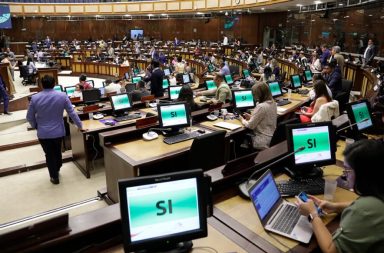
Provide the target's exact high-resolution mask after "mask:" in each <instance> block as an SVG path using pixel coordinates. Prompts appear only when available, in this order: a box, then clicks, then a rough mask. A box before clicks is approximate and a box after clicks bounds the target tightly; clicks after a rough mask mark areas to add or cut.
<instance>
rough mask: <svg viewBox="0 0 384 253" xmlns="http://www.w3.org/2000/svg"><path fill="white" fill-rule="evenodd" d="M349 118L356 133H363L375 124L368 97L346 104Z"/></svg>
mask: <svg viewBox="0 0 384 253" xmlns="http://www.w3.org/2000/svg"><path fill="white" fill-rule="evenodd" d="M346 109H347V113H348V118H349V120H350V121H351V125H353V124H354V125H353V129H354V132H355V133H360V134H361V133H363V132H364V131H365V130H367V129H369V128H371V127H372V126H373V122H372V118H371V107H370V104H369V102H368V100H367V99H362V100H359V101H355V102H351V103H348V104H347V106H346Z"/></svg>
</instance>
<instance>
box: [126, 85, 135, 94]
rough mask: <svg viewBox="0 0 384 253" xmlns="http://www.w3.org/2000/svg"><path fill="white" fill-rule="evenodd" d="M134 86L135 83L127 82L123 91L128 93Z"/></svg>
mask: <svg viewBox="0 0 384 253" xmlns="http://www.w3.org/2000/svg"><path fill="white" fill-rule="evenodd" d="M135 88H136V84H134V83H128V84H126V85H125V92H127V93H130V92H132V91H134V90H135Z"/></svg>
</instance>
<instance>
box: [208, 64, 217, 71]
mask: <svg viewBox="0 0 384 253" xmlns="http://www.w3.org/2000/svg"><path fill="white" fill-rule="evenodd" d="M214 71H215V66H214V65H213V64H212V63H210V64H208V72H209V73H212V72H214Z"/></svg>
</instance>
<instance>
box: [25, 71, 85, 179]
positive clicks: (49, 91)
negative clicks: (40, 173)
mask: <svg viewBox="0 0 384 253" xmlns="http://www.w3.org/2000/svg"><path fill="white" fill-rule="evenodd" d="M41 83H42V86H43V91H41V92H39V93H37V94H36V95H33V96H32V99H31V102H30V104H29V108H28V112H27V120H28V122H29V123H30V124H31V126H32V127H34V128H36V129H37V137H38V138H39V142H40V144H41V146H42V148H43V150H44V153H45V159H46V162H47V166H48V170H49V176H50V178H51V179H50V180H51V183H52V184H59V183H60V181H59V171H60V168H61V166H62V156H61V142H62V138H63V136H65V127H64V120H63V113H64V110H66V112H67V114H68V115H69V117H71V119H72V120H73V122H74V123H75V124H76V126H77V127H78V128H79V129H80V130H82V128H83V126H82V123H81V121H80V118H79V116H78V115H77V114H76V112H75V111H74V110H73V108H72V103H71V101H70V100H69V98H68V96H67V95H66V94H65V93H63V92H56V91H55V90H53V87H54V86H55V79H54V78H53V77H52V76H48V75H45V76H44V77H43V78H42V79H41Z"/></svg>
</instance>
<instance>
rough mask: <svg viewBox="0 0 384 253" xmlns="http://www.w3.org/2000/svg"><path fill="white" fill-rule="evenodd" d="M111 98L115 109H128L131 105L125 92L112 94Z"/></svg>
mask: <svg viewBox="0 0 384 253" xmlns="http://www.w3.org/2000/svg"><path fill="white" fill-rule="evenodd" d="M111 98H112V103H113V107H114V108H115V110H122V109H128V108H130V107H131V104H130V102H129V98H128V95H127V94H122V95H117V96H112V97H111Z"/></svg>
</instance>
